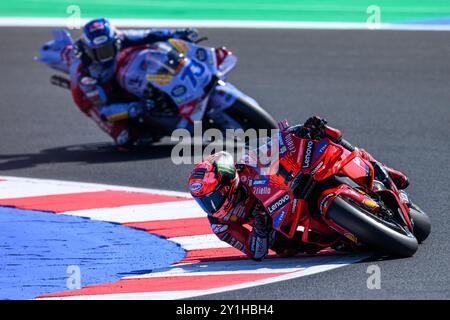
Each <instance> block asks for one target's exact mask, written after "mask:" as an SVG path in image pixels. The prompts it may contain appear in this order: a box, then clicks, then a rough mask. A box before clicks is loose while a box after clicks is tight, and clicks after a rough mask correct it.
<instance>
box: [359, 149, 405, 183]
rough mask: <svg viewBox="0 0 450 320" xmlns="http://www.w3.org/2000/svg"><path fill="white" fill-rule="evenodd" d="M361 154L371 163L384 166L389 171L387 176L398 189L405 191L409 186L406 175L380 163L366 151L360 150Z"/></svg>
mask: <svg viewBox="0 0 450 320" xmlns="http://www.w3.org/2000/svg"><path fill="white" fill-rule="evenodd" d="M359 152H360V154H361V156H362V157H363V158H364V159H366V160H368V161H370V162H371V163H373V164H375V163H377V164H378V163H379V164H380V165H381V166H383V168H384V169H385V170H386V171H387V174H388V175H389V177H390V178H391V179H392V181H393V182H394V184H395V186H396V187H397V188H398V189H400V190H403V189H406V188H407V187H408V186H409V180H408V177H407V176H406V175H405V174H404V173H402V172H400V171H398V170H395V169H393V168H391V167H388V166H386V165H384V164H382V163H380V162H379V161H377V160H376V159H375V158H374V157H372V155H371V154H370V153H368V152H367V151H366V150H364V149H359Z"/></svg>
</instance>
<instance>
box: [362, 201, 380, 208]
mask: <svg viewBox="0 0 450 320" xmlns="http://www.w3.org/2000/svg"><path fill="white" fill-rule="evenodd" d="M363 205H364V206H365V207H366V208H368V209H375V208H378V204H377V203H376V202H375V201H373V200H372V199H364V200H363Z"/></svg>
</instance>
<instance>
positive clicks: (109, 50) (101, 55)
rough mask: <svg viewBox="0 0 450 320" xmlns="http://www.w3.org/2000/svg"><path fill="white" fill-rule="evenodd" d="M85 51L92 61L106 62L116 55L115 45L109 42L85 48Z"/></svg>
mask: <svg viewBox="0 0 450 320" xmlns="http://www.w3.org/2000/svg"><path fill="white" fill-rule="evenodd" d="M86 52H87V54H88V55H89V57H90V58H91V59H92V60H94V61H97V62H108V61H110V60H112V59H113V58H114V57H115V56H116V47H115V46H114V42H110V43H107V44H105V45H103V46H100V47H97V48H86Z"/></svg>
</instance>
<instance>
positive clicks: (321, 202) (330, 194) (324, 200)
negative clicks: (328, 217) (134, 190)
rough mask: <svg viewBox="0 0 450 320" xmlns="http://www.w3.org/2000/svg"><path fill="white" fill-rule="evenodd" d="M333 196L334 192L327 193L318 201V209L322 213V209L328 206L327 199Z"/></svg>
mask: <svg viewBox="0 0 450 320" xmlns="http://www.w3.org/2000/svg"><path fill="white" fill-rule="evenodd" d="M333 196H334V193H329V194H327V195H326V196H325V197H324V198H323V199H322V201H320V206H319V210H320V212H321V213H322V214H324V209H325V208H327V207H328V203H327V202H328V200H330V199H331V197H333Z"/></svg>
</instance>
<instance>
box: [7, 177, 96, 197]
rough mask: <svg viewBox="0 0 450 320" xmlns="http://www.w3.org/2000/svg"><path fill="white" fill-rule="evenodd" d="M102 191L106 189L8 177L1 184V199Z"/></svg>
mask: <svg viewBox="0 0 450 320" xmlns="http://www.w3.org/2000/svg"><path fill="white" fill-rule="evenodd" d="M5 178H6V177H5ZM102 190H105V189H104V188H100V187H95V186H86V185H83V184H77V185H68V184H65V183H53V184H49V183H47V182H45V181H41V180H16V179H11V178H9V177H8V178H7V179H6V181H2V183H1V184H0V199H9V198H22V197H36V196H47V195H57V194H67V193H78V192H92V191H102Z"/></svg>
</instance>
